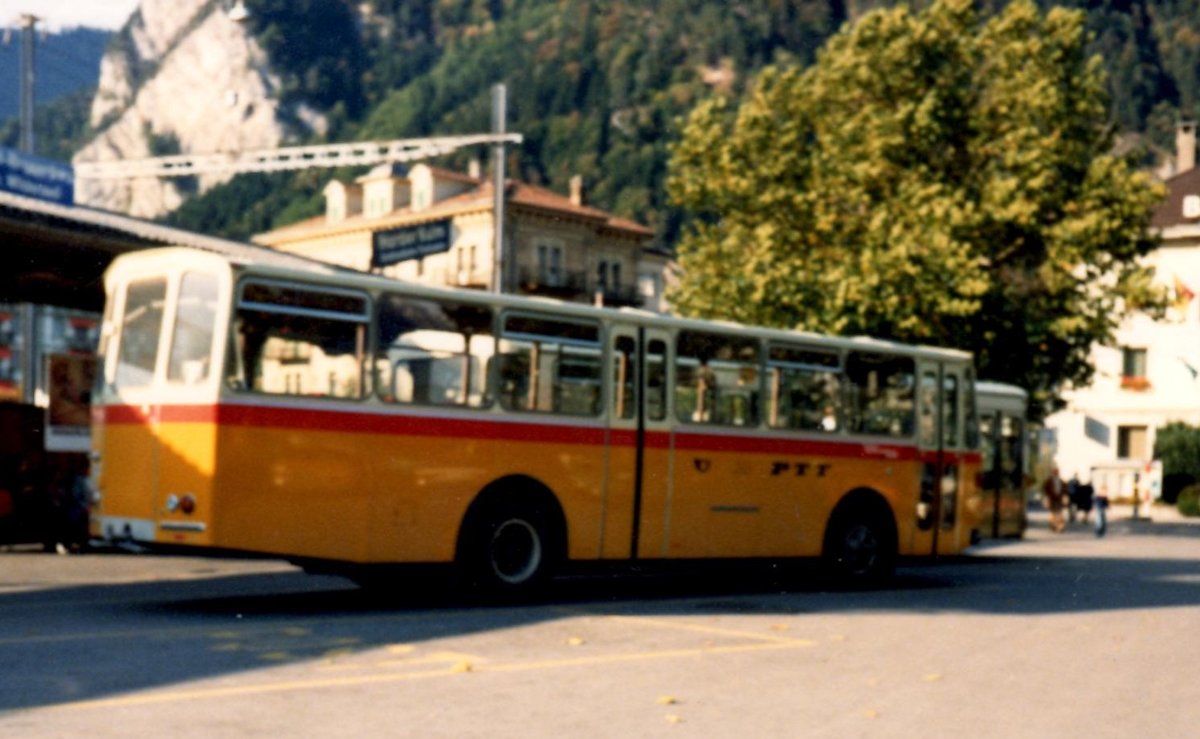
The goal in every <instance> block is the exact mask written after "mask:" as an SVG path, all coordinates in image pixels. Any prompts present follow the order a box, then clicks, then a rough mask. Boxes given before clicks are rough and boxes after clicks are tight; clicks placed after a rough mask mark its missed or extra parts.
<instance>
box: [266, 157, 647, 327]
mask: <svg viewBox="0 0 1200 739" xmlns="http://www.w3.org/2000/svg"><path fill="white" fill-rule="evenodd" d="M324 192H325V203H326V208H325V215H323V216H318V217H316V218H311V219H309V220H306V221H302V222H300V223H296V224H293V225H290V226H285V227H283V228H279V229H276V230H274V231H269V232H267V233H263V234H259V235H258V236H256V237H254V241H255V242H256V243H259V244H263V245H265V246H270V247H272V248H275V249H278V250H281V251H286V252H291V253H295V254H300V255H303V256H306V257H311V258H315V259H320V260H323V261H326V262H331V263H334V264H340V265H344V266H347V267H352V268H355V269H360V270H369V271H372V272H376V273H380V274H384V275H387V276H389V277H395V278H397V279H401V280H409V281H416V282H422V283H426V284H431V285H443V286H455V287H465V288H475V289H484V290H486V289H493V288H494V287H495V284H494V280H495V276H496V270H495V268H494V263H495V253H494V250H493V244H494V241H495V238H494V235H495V231H494V228H495V217H494V210H495V198H494V189H493V186H492V183H491V181H490V180H488V179H485V178H483V177H481V176H480V175H479V173H478V171H477V167H472V172H471V173H467V174H464V173H461V172H452V171H449V170H446V169H441V168H438V167H433V166H430V165H428V164H424V163H422V164H416V165H414V166H412V167H410V168H407V169H406V168H404V167H401V166H400V165H394V164H388V165H381V166H379V167H376V168H374V169H373V170H371V171H370V172H369V173H367V174H366V175H364V176H362V177H359V178H357V179H356V180H354V181H353V182H341V181H338V180H334V181H332V182H330V183H329V184H328V185H327V186H326V187H325V191H324ZM503 213H504V228H505V239H504V243H505V245H504V250H505V269H504V275H503V280H502V282H503V285H502V288H503V291H504V292H507V293H520V294H526V295H541V296H546V297H553V298H558V299H562V300H569V301H574V302H587V303H602V304H603V305H607V306H616V307H621V306H634V307H641V308H646V309H649V310H655V311H663V310H665V303H664V301H663V291H664V289H665V287H666V281H667V279H668V276H669V267H670V262H669V259H668V257H667V255H665V254H664V253H662V252H660V251H656V250H654V249H653V248H651V246H650V242H651V239H652V237H653V235H654V234H653V231H651V230H650V229H649V228H647V227H646V226H643V225H641V224H639V223H634V222H633V221H630V220H626V219H624V218H619V217H617V216H614V215H613V214H611V213H607V212H605V211H602V210H599V209H597V208H593V207H590V206H588V205H586V204H585V203H584V199H583V187H582V179H581V178H579V177H575V178H573V179H572V182H571V192H570V194H569V195H561V194H559V193H556V192H552V191H550V190H547V189H545V188H542V187H536V186H534V185H530V184H526V183H523V182H516V181H513V180H509V181H508V182H507V186H506V188H505V193H504V209H503Z"/></svg>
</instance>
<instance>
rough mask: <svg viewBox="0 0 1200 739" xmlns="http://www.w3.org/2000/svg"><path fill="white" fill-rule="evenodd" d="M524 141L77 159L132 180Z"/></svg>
mask: <svg viewBox="0 0 1200 739" xmlns="http://www.w3.org/2000/svg"><path fill="white" fill-rule="evenodd" d="M522 140H523V139H522V137H521V134H519V133H482V134H468V135H464V136H435V137H431V138H421V139H397V140H393V141H358V142H354V143H349V144H320V145H313V146H291V147H281V148H277V149H254V150H249V151H236V152H233V151H231V152H218V153H212V154H174V155H171V156H163V157H150V158H146V159H125V160H120V161H111V162H76V163H75V165H74V166H75V176H76V177H77V178H79V179H82V180H127V179H132V178H137V177H188V176H193V175H201V174H243V173H247V172H282V171H285V170H294V169H308V168H310V167H344V166H354V165H369V164H384V163H390V162H411V161H415V160H418V159H427V158H430V157H435V156H441V155H443V154H449V153H450V152H452V151H455V150H456V149H461V148H463V147H465V146H476V145H493V146H502V145H503V144H519V143H521V141H522Z"/></svg>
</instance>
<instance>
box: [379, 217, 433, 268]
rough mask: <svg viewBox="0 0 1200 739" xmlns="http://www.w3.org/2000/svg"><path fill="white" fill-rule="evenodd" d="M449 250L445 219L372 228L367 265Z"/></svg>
mask: <svg viewBox="0 0 1200 739" xmlns="http://www.w3.org/2000/svg"><path fill="white" fill-rule="evenodd" d="M449 250H450V220H449V219H446V220H443V221H433V222H432V223H422V224H419V225H416V226H405V227H403V228H394V229H392V230H390V231H376V232H375V234H374V236H373V237H372V240H371V266H373V267H386V266H388V265H389V264H398V263H399V262H406V261H408V260H410V259H420V258H421V257H427V256H429V255H430V254H440V253H442V252H444V251H449Z"/></svg>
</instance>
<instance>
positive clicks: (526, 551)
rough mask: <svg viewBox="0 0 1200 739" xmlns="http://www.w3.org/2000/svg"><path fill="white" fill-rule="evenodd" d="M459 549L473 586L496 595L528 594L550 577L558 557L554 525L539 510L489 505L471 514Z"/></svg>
mask: <svg viewBox="0 0 1200 739" xmlns="http://www.w3.org/2000/svg"><path fill="white" fill-rule="evenodd" d="M464 537H465V538H464V541H463V543H462V546H461V547H460V551H459V557H458V559H459V567H460V569H461V570H462V571H463V574H464V575H465V576H466V578H467V581H468V584H469V585H471V586H472V587H475V588H478V589H480V590H482V591H484V592H486V593H489V594H493V595H525V594H528V593H531V592H533V591H536V590H537V589H538V588H539V587H540V586H541V585H543V584H544V583H545V581H546V579H547V578H548V577H549V575H550V572H551V570H552V569H553V566H554V561H555V559H556V552H555V546H554V544H553V540H552V538H551V530H550V526H549V524H548V523H547V521H546V517H545V516H544V515H543V514H542V512H541V511H540V510H539V509H537V508H536V507H534V506H530V505H519V504H495V505H488V506H485V507H484V508H482V509H481V510H478V511H476V512H475V513H474V515H472V516H471V520H470V521H469V522H468V524H467V526H466V531H465V534H464Z"/></svg>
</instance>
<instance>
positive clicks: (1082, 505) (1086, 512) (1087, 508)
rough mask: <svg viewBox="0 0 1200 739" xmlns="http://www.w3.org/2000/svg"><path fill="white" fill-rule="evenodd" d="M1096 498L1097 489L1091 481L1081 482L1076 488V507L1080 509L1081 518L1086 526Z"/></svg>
mask: <svg viewBox="0 0 1200 739" xmlns="http://www.w3.org/2000/svg"><path fill="white" fill-rule="evenodd" d="M1095 498H1096V489H1095V488H1094V487H1092V483H1090V482H1081V483H1080V484H1079V487H1078V488H1077V489H1076V490H1075V507H1076V509H1078V510H1079V513H1080V520H1082V521H1083V523H1084V525H1085V526H1086V525H1087V524H1088V523H1089V522H1088V518H1089V517H1091V514H1092V506H1093V504H1094V502H1095Z"/></svg>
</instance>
